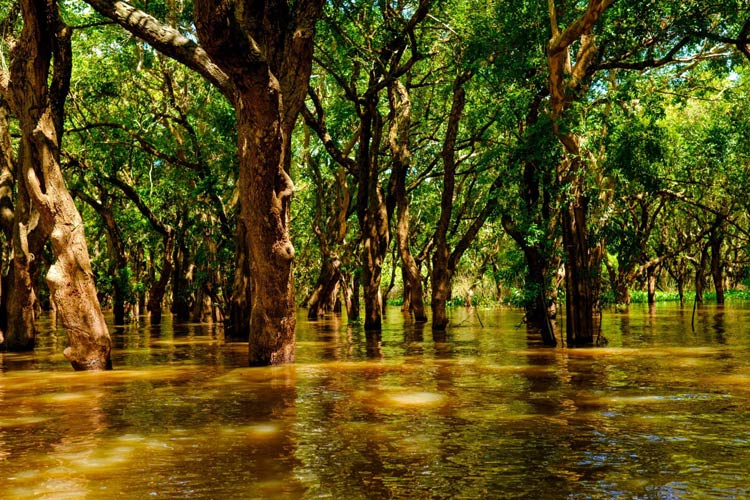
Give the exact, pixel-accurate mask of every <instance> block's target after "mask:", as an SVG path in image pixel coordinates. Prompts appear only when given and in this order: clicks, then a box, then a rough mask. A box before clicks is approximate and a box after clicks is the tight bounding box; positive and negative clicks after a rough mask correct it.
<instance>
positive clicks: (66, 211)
mask: <svg viewBox="0 0 750 500" xmlns="http://www.w3.org/2000/svg"><path fill="white" fill-rule="evenodd" d="M21 4H22V5H21V7H22V13H23V19H24V26H23V31H22V33H21V38H20V39H19V40H18V42H17V43H16V45H15V46H14V48H13V50H12V52H11V64H10V78H9V82H10V83H9V88H8V89H4V90H3V93H4V94H5V93H6V92H7V91H8V90H9V91H10V92H9V94H10V95H11V96H12V97H11V99H10V102H11V104H12V107H13V111H14V114H15V115H16V116H17V117H18V118H19V121H20V128H21V140H22V146H21V148H22V149H21V151H22V158H21V162H20V168H21V171H22V173H23V176H22V178H23V179H24V182H25V184H26V186H25V187H26V190H27V191H28V194H29V199H30V201H31V202H32V203H33V205H34V207H35V208H36V209H37V210H38V212H39V216H40V218H39V225H40V226H41V227H43V228H45V229H46V231H45V232H48V233H49V235H50V239H51V243H52V251H53V254H54V262H53V263H52V265H51V266H50V268H49V271H48V273H47V285H48V286H49V289H50V296H51V299H52V301H53V304H54V307H55V308H56V311H57V315H58V318H59V320H61V322H62V325H63V327H64V328H65V329H66V331H67V334H68V347H67V348H66V349H65V351H64V354H65V357H66V358H67V359H68V360H69V361H70V362H71V364H72V365H73V368H75V369H76V370H102V369H107V368H111V366H112V365H111V360H110V349H111V340H110V337H109V332H108V330H107V325H106V323H105V321H104V316H103V315H102V311H101V308H100V306H99V301H98V299H97V296H96V287H95V285H94V276H93V273H92V272H91V265H90V260H89V254H88V249H87V248H86V240H85V237H84V233H83V221H82V220H81V216H80V214H79V213H78V210H77V209H76V206H75V204H74V203H73V199H72V198H71V196H70V193H69V192H68V190H67V188H66V186H65V181H64V179H63V176H62V172H61V170H60V165H59V139H60V135H61V133H62V121H63V120H62V118H63V115H62V110H63V103H64V101H65V97H66V96H67V91H68V87H69V82H70V70H71V67H72V61H71V53H72V52H71V49H70V30H69V29H68V28H67V27H65V26H64V25H63V24H62V21H60V19H59V15H58V10H57V5H56V3H55V2H53V1H51V2H49V3H40V2H36V1H34V0H23V1H22V2H21ZM53 53H54V56H55V71H54V75H53V76H52V79H51V85H50V79H49V76H50V62H51V60H52V55H53ZM50 89H52V91H50ZM15 231H17V237H16V241H15V243H14V247H15V248H16V249H20V250H21V253H23V251H24V246H25V247H26V248H28V229H27V226H26V225H25V224H19V225H18V227H17V228H16V229H15ZM22 258H23V257H22ZM26 278H27V277H26V276H17V277H16V280H18V279H21V280H24V281H25V280H26Z"/></svg>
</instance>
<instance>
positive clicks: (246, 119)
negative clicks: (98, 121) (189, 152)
mask: <svg viewBox="0 0 750 500" xmlns="http://www.w3.org/2000/svg"><path fill="white" fill-rule="evenodd" d="M321 9H322V0H302V1H300V2H296V3H295V4H294V6H293V7H290V6H289V5H287V3H286V2H280V1H271V2H266V3H264V4H262V5H259V6H253V7H252V8H250V7H246V6H244V5H242V4H240V3H235V2H232V1H229V2H219V1H216V0H200V1H198V2H196V3H195V24H196V27H197V29H198V37H199V39H200V40H201V43H202V44H203V45H204V47H205V49H206V52H208V54H209V55H210V57H211V59H212V60H213V61H214V63H215V64H216V65H217V66H219V67H220V68H221V69H222V70H223V71H224V72H225V73H226V75H227V76H228V77H229V79H230V80H231V81H232V82H234V84H235V85H236V88H237V95H236V99H235V102H234V104H235V111H236V113H237V132H238V141H239V144H238V151H239V165H240V176H239V190H240V219H241V222H240V223H241V224H244V227H245V231H246V235H245V236H246V237H245V239H244V241H243V243H244V244H246V245H247V248H248V250H249V252H248V254H249V259H250V277H249V278H250V280H251V290H252V291H253V297H252V299H253V301H252V309H251V314H250V325H249V326H250V335H249V361H250V364H251V365H268V364H279V363H287V362H291V361H294V350H295V346H294V328H295V324H296V315H295V314H296V313H295V304H294V287H293V281H292V272H291V267H292V260H293V258H294V247H293V246H292V242H291V239H290V237H289V202H290V198H291V196H292V194H293V192H294V185H293V184H292V180H291V178H290V177H289V166H290V164H291V158H290V156H291V132H292V129H293V127H294V123H295V121H296V119H297V116H298V114H299V111H300V109H301V107H302V105H303V103H304V99H305V95H306V92H307V85H308V79H309V76H310V71H311V68H312V49H313V44H312V42H313V31H314V26H315V21H316V20H317V18H318V16H319V15H320V12H321ZM269 20H273V22H268V21H269Z"/></svg>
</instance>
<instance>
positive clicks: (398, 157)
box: [388, 80, 427, 323]
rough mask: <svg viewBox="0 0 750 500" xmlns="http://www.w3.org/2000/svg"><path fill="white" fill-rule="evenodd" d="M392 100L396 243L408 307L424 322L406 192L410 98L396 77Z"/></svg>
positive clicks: (422, 299) (390, 97)
mask: <svg viewBox="0 0 750 500" xmlns="http://www.w3.org/2000/svg"><path fill="white" fill-rule="evenodd" d="M389 101H390V106H391V113H392V114H393V118H392V121H391V131H390V134H389V140H388V142H389V145H390V148H391V156H392V158H393V170H392V174H391V186H392V189H391V191H392V193H391V194H392V196H394V197H395V200H396V243H397V246H398V253H399V257H401V262H402V268H401V269H402V272H403V278H404V288H405V290H408V294H409V296H408V299H407V298H406V297H405V300H404V303H406V302H407V300H408V303H409V308H410V310H411V312H412V313H413V314H414V321H416V322H418V323H424V322H426V321H427V314H426V313H425V307H424V291H423V290H422V276H421V274H420V272H419V267H418V266H417V262H416V260H415V259H414V256H413V255H412V253H411V249H410V248H409V199H408V197H407V192H406V174H407V173H408V170H409V158H410V156H411V154H410V152H409V127H410V125H411V100H410V99H409V93H408V91H407V90H406V87H405V86H404V85H403V84H402V83H401V82H399V81H398V80H396V81H395V82H393V84H392V85H391V86H390V88H389Z"/></svg>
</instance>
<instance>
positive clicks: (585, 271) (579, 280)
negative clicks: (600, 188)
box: [562, 196, 594, 346]
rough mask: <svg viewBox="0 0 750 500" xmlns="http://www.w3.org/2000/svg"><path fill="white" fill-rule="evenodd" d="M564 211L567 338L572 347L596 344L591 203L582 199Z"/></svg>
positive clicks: (579, 198) (579, 197)
mask: <svg viewBox="0 0 750 500" xmlns="http://www.w3.org/2000/svg"><path fill="white" fill-rule="evenodd" d="M577 198H578V203H576V202H572V203H570V204H569V205H568V207H566V208H564V209H563V213H562V232H563V245H564V247H565V257H566V258H565V312H566V335H567V342H568V345H570V346H583V345H591V344H593V343H594V296H593V290H592V288H593V286H592V276H591V269H590V267H589V246H588V235H587V228H586V214H587V204H586V200H585V198H584V197H582V196H578V197H577Z"/></svg>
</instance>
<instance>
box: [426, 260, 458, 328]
mask: <svg viewBox="0 0 750 500" xmlns="http://www.w3.org/2000/svg"><path fill="white" fill-rule="evenodd" d="M452 279H453V273H451V272H449V271H448V270H447V269H445V268H444V266H435V268H434V269H433V277H432V302H431V303H430V306H431V310H432V329H433V330H435V331H442V330H445V329H446V328H447V327H448V312H447V304H448V300H449V299H450V296H451V280H452Z"/></svg>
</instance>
